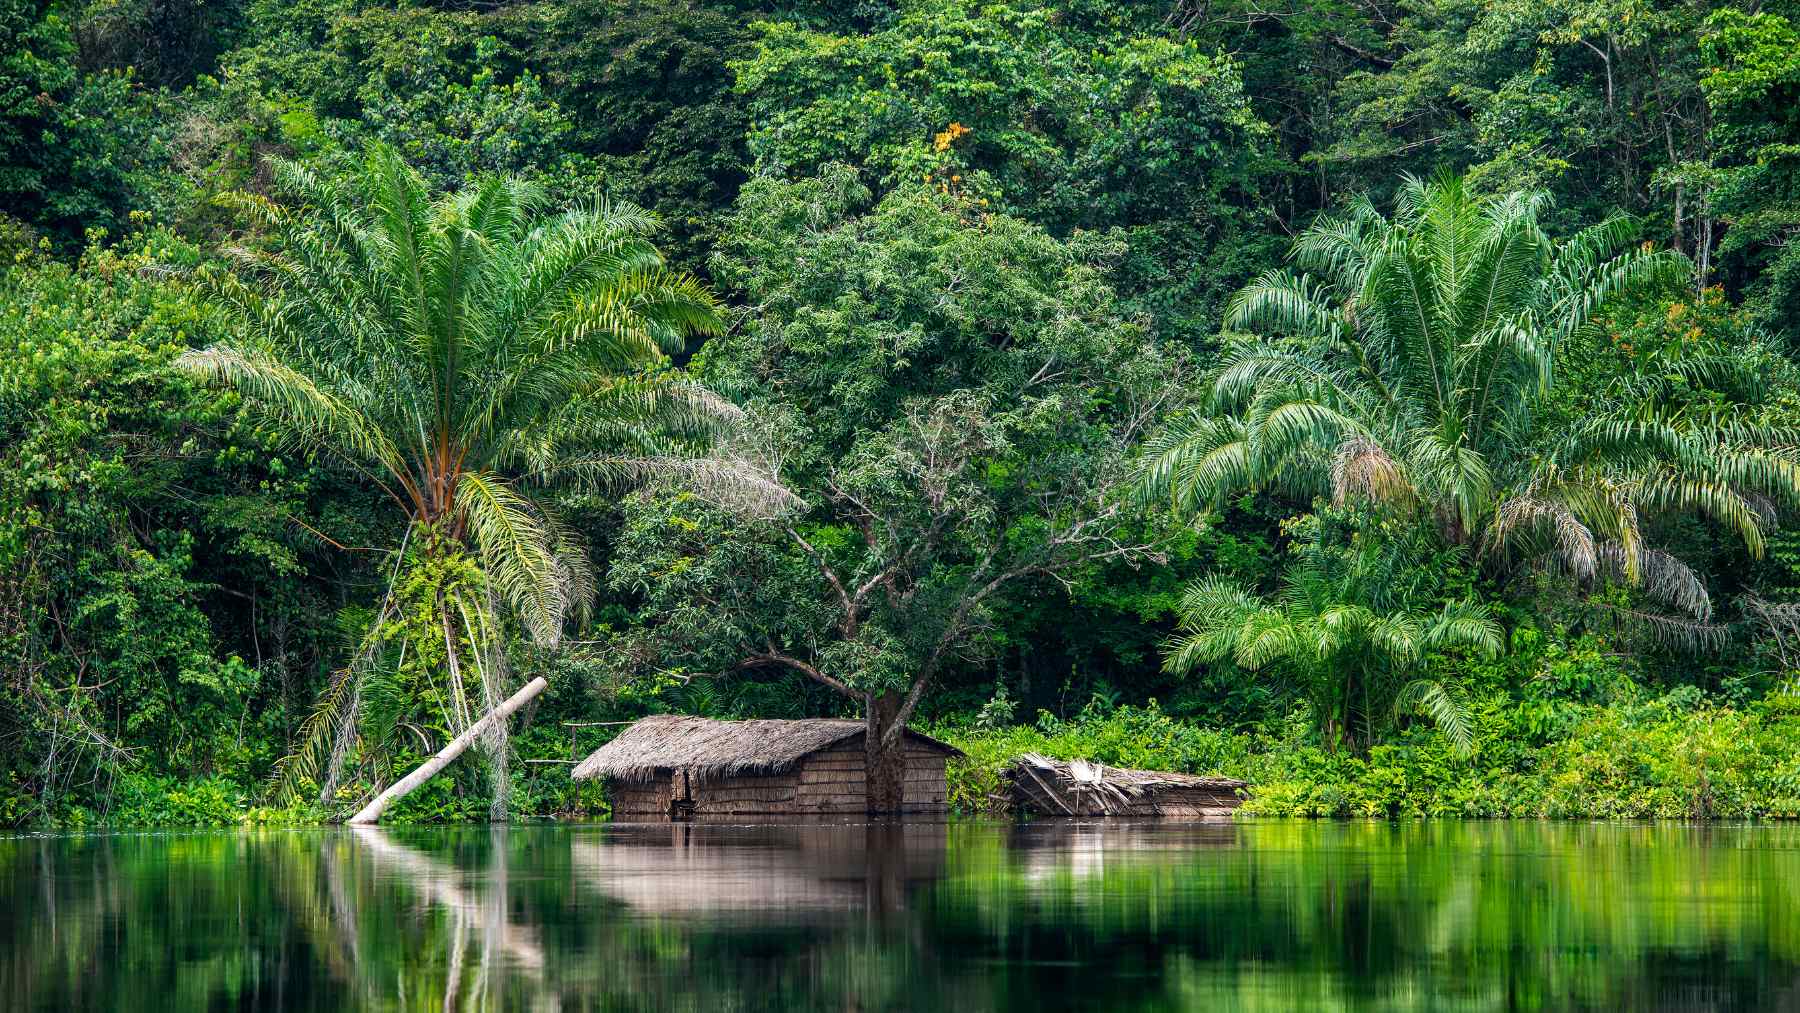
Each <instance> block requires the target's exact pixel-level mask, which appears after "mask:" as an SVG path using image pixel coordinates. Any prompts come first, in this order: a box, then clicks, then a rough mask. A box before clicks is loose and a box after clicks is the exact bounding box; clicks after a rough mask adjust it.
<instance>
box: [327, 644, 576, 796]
mask: <svg viewBox="0 0 1800 1013" xmlns="http://www.w3.org/2000/svg"><path fill="white" fill-rule="evenodd" d="M548 685H549V683H547V682H545V681H544V679H543V677H542V676H539V677H538V678H536V679H533V680H531V681H530V682H528V683H526V684H525V688H524V689H521V690H519V691H518V692H517V693H514V694H513V695H512V696H510V697H507V698H506V702H505V703H502V704H501V705H500V706H498V707H495V708H494V709H493V710H491V711H488V712H487V713H486V714H484V715H482V717H481V720H479V721H477V722H475V723H474V724H472V725H470V726H469V727H468V730H466V731H464V732H463V733H462V734H461V735H458V736H457V737H456V738H454V739H451V740H450V744H449V745H447V746H445V747H444V748H442V749H440V750H438V752H437V755H436V756H433V757H432V758H431V759H429V760H427V761H425V762H424V763H423V764H421V765H420V766H419V769H417V770H415V771H413V772H412V773H410V774H408V775H406V776H405V777H403V778H401V779H400V780H398V781H395V782H394V783H393V784H390V785H388V788H387V790H386V791H384V792H382V793H381V794H379V795H377V796H375V800H374V801H373V802H370V803H369V804H368V805H366V806H363V807H362V811H360V812H358V813H357V814H356V815H355V816H352V817H350V822H351V823H353V824H354V823H374V822H375V821H376V820H379V819H381V814H382V813H384V812H386V811H387V807H388V806H390V805H393V804H394V803H395V802H396V801H398V800H400V799H402V798H405V797H406V796H407V795H409V794H411V793H412V791H413V789H415V788H417V787H418V786H419V785H421V784H424V783H425V782H426V781H429V780H431V779H432V778H433V777H436V776H437V774H438V772H439V771H441V770H443V769H444V768H445V767H448V766H449V765H450V761H451V760H454V759H456V758H457V757H458V756H461V755H462V754H463V750H465V749H468V748H469V747H470V746H471V745H473V744H474V743H475V740H476V739H478V738H480V737H481V734H482V733H483V732H485V731H487V730H488V729H489V728H491V727H493V726H494V725H496V724H498V723H500V722H502V721H505V720H506V719H507V718H509V717H512V715H513V713H514V712H515V711H517V710H518V709H519V708H520V707H523V706H525V705H526V704H527V703H530V702H531V700H532V698H533V697H535V696H537V695H538V694H539V693H542V692H543V691H544V687H545V686H548Z"/></svg>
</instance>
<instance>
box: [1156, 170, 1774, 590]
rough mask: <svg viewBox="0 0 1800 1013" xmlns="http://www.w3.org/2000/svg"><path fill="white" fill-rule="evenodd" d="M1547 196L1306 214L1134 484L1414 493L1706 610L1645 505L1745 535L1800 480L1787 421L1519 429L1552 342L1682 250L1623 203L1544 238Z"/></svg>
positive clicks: (1212, 494) (1643, 415)
mask: <svg viewBox="0 0 1800 1013" xmlns="http://www.w3.org/2000/svg"><path fill="white" fill-rule="evenodd" d="M1547 200H1548V198H1547V197H1546V196H1545V195H1543V194H1539V193H1522V192H1516V193H1511V194H1507V195H1505V196H1502V197H1497V198H1478V197H1476V196H1474V195H1473V194H1471V193H1470V192H1469V191H1468V190H1467V189H1466V188H1465V187H1464V185H1463V184H1462V182H1461V181H1460V180H1459V179H1457V178H1454V177H1443V178H1439V179H1437V180H1435V181H1433V182H1430V183H1425V182H1421V181H1418V180H1409V181H1407V183H1406V185H1405V186H1404V187H1403V188H1402V193H1401V195H1400V197H1399V198H1398V200H1397V206H1396V210H1395V213H1394V215H1393V217H1392V218H1387V217H1383V216H1382V215H1381V214H1380V213H1379V212H1377V211H1376V209H1375V208H1374V207H1373V206H1372V205H1370V204H1369V203H1367V202H1366V201H1365V202H1359V203H1357V204H1356V205H1354V206H1353V207H1352V208H1351V210H1350V212H1349V213H1348V214H1347V215H1344V216H1342V217H1339V218H1332V219H1328V220H1324V221H1321V222H1320V223H1318V224H1317V225H1315V226H1314V227H1313V228H1311V229H1309V230H1308V231H1307V232H1306V233H1304V234H1303V235H1302V236H1301V237H1300V238H1299V239H1298V240H1296V241H1295V243H1294V247H1293V252H1292V259H1293V262H1294V265H1295V266H1296V267H1297V268H1298V271H1288V270H1280V271H1271V272H1269V273H1268V274H1266V275H1264V276H1263V277H1262V278H1260V279H1258V280H1257V281H1256V282H1255V283H1254V284H1252V285H1250V286H1248V287H1247V288H1245V289H1244V290H1243V291H1241V292H1239V293H1238V295H1237V296H1236V297H1235V298H1234V299H1233V300H1232V302H1231V305H1230V307H1229V309H1228V311H1227V322H1228V324H1229V325H1230V326H1235V327H1251V328H1259V329H1261V330H1263V331H1264V332H1265V333H1266V334H1268V335H1269V336H1268V337H1263V338H1258V339H1254V340H1251V341H1248V342H1246V343H1244V344H1242V345H1240V346H1239V347H1237V348H1236V349H1234V350H1232V351H1230V352H1229V353H1228V354H1227V356H1226V357H1225V360H1224V362H1223V363H1222V364H1221V365H1220V367H1219V368H1218V370H1217V371H1216V372H1215V374H1214V376H1213V380H1212V384H1211V389H1210V391H1209V392H1208V394H1209V400H1210V404H1208V405H1207V407H1206V408H1204V409H1202V410H1200V411H1197V412H1195V413H1193V414H1191V415H1188V416H1186V417H1185V418H1182V419H1180V420H1178V421H1176V422H1175V423H1174V424H1172V425H1171V426H1170V427H1169V428H1168V429H1167V431H1166V432H1165V433H1163V434H1162V435H1161V436H1160V437H1159V439H1158V440H1157V441H1155V442H1154V443H1153V445H1152V447H1151V452H1150V454H1149V457H1148V460H1147V465H1146V471H1145V481H1146V484H1147V486H1148V488H1149V489H1151V490H1153V491H1154V492H1155V493H1157V494H1160V495H1163V496H1167V497H1169V498H1171V499H1172V500H1173V501H1174V502H1175V503H1176V504H1178V505H1180V506H1182V507H1185V508H1189V509H1194V508H1206V507H1212V506H1216V505H1218V504H1220V503H1221V502H1222V501H1223V499H1224V498H1225V497H1226V496H1229V495H1232V494H1234V493H1237V492H1241V491H1244V490H1247V489H1253V488H1259V487H1270V486H1281V487H1286V488H1289V489H1292V490H1297V491H1304V492H1308V493H1310V492H1313V491H1328V492H1329V493H1330V494H1331V496H1332V497H1333V498H1334V499H1335V500H1337V501H1340V502H1342V501H1344V500H1348V499H1372V500H1377V501H1381V502H1384V503H1387V504H1390V505H1393V506H1397V507H1403V508H1407V509H1414V508H1416V509H1418V510H1421V511H1422V512H1423V513H1425V514H1426V515H1428V516H1429V517H1431V518H1432V519H1434V521H1435V522H1436V524H1437V526H1438V528H1439V530H1440V531H1441V532H1442V533H1443V534H1444V536H1445V537H1446V538H1447V540H1448V541H1450V542H1451V543H1457V544H1467V543H1473V544H1479V545H1481V546H1483V547H1485V548H1486V549H1487V550H1489V551H1490V552H1491V553H1493V554H1495V555H1499V554H1501V553H1503V552H1511V551H1522V552H1524V553H1526V555H1527V556H1528V557H1529V558H1532V559H1543V560H1548V561H1550V562H1553V563H1555V564H1556V565H1558V566H1560V567H1562V568H1565V569H1566V570H1568V571H1571V572H1573V573H1574V574H1575V575H1577V576H1579V577H1582V578H1596V577H1606V576H1613V577H1620V578H1623V579H1625V580H1626V581H1627V582H1629V583H1632V584H1637V585H1640V586H1642V587H1643V588H1644V589H1645V590H1646V591H1647V592H1649V593H1651V594H1652V595H1654V596H1657V597H1660V598H1662V599H1663V600H1664V603H1665V604H1668V605H1671V606H1675V607H1677V608H1678V609H1680V610H1681V611H1683V612H1685V613H1686V615H1687V616H1688V618H1690V619H1692V620H1695V621H1702V620H1705V619H1707V618H1709V617H1710V615H1711V606H1710V602H1709V601H1708V600H1707V595H1706V594H1705V592H1704V589H1703V588H1701V587H1700V585H1699V582H1698V578H1697V577H1696V576H1695V575H1694V574H1693V573H1692V572H1691V571H1689V570H1688V569H1687V568H1686V567H1685V566H1683V565H1682V564H1681V563H1680V562H1679V561H1678V560H1676V559H1674V558H1673V557H1672V556H1669V555H1668V554H1666V553H1663V552H1660V551H1658V550H1656V549H1654V548H1652V547H1651V546H1650V545H1649V544H1648V543H1647V538H1646V534H1645V525H1646V523H1648V522H1649V520H1650V519H1651V518H1653V517H1654V516H1656V515H1659V514H1662V515H1666V514H1671V513H1695V514H1698V515H1700V516H1702V517H1704V518H1707V519H1709V520H1711V521H1713V522H1716V523H1719V524H1722V525H1724V526H1725V527H1726V528H1727V529H1729V530H1730V531H1732V532H1733V533H1734V534H1735V535H1736V536H1737V537H1738V538H1739V539H1741V541H1742V542H1743V544H1744V545H1745V546H1746V548H1747V549H1748V550H1749V551H1750V552H1751V553H1752V554H1760V553H1761V551H1762V547H1763V539H1764V534H1765V531H1766V529H1767V527H1768V525H1769V524H1770V521H1771V516H1770V509H1771V508H1772V506H1773V505H1788V504H1792V503H1794V502H1796V501H1800V460H1797V458H1796V455H1795V453H1794V448H1793V446H1792V441H1791V439H1790V438H1789V437H1788V436H1787V435H1785V434H1781V433H1773V432H1766V431H1761V430H1758V429H1756V428H1755V427H1750V426H1746V425H1741V424H1737V423H1735V422H1732V421H1730V420H1728V419H1725V418H1723V417H1720V416H1716V415H1702V416H1688V417H1685V418H1678V417H1674V416H1670V415H1665V414H1663V413H1660V412H1658V411H1657V408H1656V403H1655V400H1654V399H1648V400H1646V401H1644V402H1642V403H1639V404H1635V405H1619V406H1616V408H1611V409H1609V408H1608V406H1605V405H1595V406H1594V408H1595V414H1594V415H1593V417H1591V418H1590V419H1589V420H1588V421H1587V422H1585V423H1583V424H1581V425H1579V426H1576V427H1574V428H1573V429H1571V430H1570V431H1566V432H1558V433H1548V434H1537V433H1534V432H1533V429H1532V425H1531V421H1532V409H1533V407H1534V405H1535V404H1536V403H1537V402H1538V399H1539V398H1540V396H1541V395H1542V394H1543V392H1544V391H1545V390H1546V389H1547V388H1548V387H1549V385H1550V384H1551V382H1552V380H1553V378H1554V375H1555V369H1554V367H1555V363H1556V358H1557V355H1558V352H1559V349H1560V348H1561V347H1562V345H1563V343H1564V342H1565V341H1567V340H1568V338H1569V337H1570V336H1571V335H1573V334H1575V333H1576V332H1577V331H1578V330H1579V329H1581V328H1583V327H1585V326H1587V325H1588V323H1589V321H1590V320H1591V318H1592V316H1593V314H1594V312H1595V310H1596V309H1597V308H1598V307H1599V306H1600V305H1601V304H1602V303H1603V302H1604V301H1605V300H1606V299H1607V298H1608V297H1609V296H1611V295H1613V294H1615V293H1617V292H1619V291H1621V290H1622V289H1625V288H1627V287H1628V286H1631V285H1634V284H1637V283H1641V282H1650V281H1653V280H1656V279H1659V278H1663V279H1666V278H1669V277H1671V276H1675V277H1685V272H1686V270H1687V262H1686V261H1685V259H1683V258H1681V257H1679V256H1677V255H1674V254H1670V253H1664V252H1655V251H1653V250H1651V249H1650V248H1649V247H1648V246H1647V245H1646V246H1643V247H1629V246H1628V243H1629V240H1630V238H1631V234H1632V230H1631V226H1630V223H1628V222H1626V221H1624V220H1621V219H1612V220H1608V221H1606V222H1603V223H1601V224H1600V225H1597V226H1594V227H1592V228H1590V229H1588V230H1586V231H1584V232H1581V233H1579V234H1577V235H1576V236H1574V237H1573V238H1571V239H1567V240H1563V241H1558V240H1555V239H1553V238H1552V237H1551V236H1550V235H1548V234H1547V233H1546V231H1545V230H1544V229H1543V228H1542V226H1541V225H1540V222H1539V214H1540V212H1541V211H1542V210H1543V208H1544V207H1545V205H1546V203H1547ZM1714 367H1719V368H1722V366H1721V364H1719V363H1696V364H1690V366H1688V367H1686V368H1690V369H1706V368H1714Z"/></svg>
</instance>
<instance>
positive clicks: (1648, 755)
mask: <svg viewBox="0 0 1800 1013" xmlns="http://www.w3.org/2000/svg"><path fill="white" fill-rule="evenodd" d="M1473 712H1474V715H1475V718H1476V720H1475V723H1474V724H1475V729H1476V737H1475V745H1474V749H1473V752H1472V753H1471V755H1470V756H1468V757H1467V758H1461V757H1458V756H1456V755H1454V753H1453V752H1452V751H1451V749H1450V748H1449V745H1448V743H1447V742H1446V741H1445V739H1444V737H1443V736H1442V735H1440V734H1439V733H1438V732H1437V731H1436V730H1435V729H1433V728H1430V727H1428V726H1419V727H1415V728H1412V729H1410V730H1408V731H1406V732H1404V733H1403V734H1401V735H1399V736H1398V737H1396V738H1395V739H1394V740H1393V741H1391V742H1388V743H1386V744H1383V745H1378V746H1374V747H1373V748H1371V749H1369V750H1368V751H1367V752H1366V753H1363V754H1354V753H1351V752H1348V751H1342V752H1330V751H1327V750H1324V749H1322V748H1320V747H1319V745H1318V744H1317V741H1316V737H1315V736H1313V735H1312V734H1310V732H1309V730H1308V726H1307V724H1306V722H1305V721H1303V720H1300V719H1299V718H1298V717H1296V718H1295V719H1294V720H1291V721H1289V722H1288V723H1286V724H1285V725H1283V726H1276V727H1272V728H1264V729H1259V730H1254V731H1247V732H1231V731H1221V730H1217V729H1209V728H1204V727H1200V726H1198V725H1195V724H1190V723H1186V722H1182V721H1178V720H1175V719H1174V718H1171V717H1169V716H1168V715H1166V714H1164V713H1162V712H1161V711H1160V710H1158V709H1156V708H1155V707H1154V706H1152V707H1148V708H1133V707H1125V708H1119V709H1116V710H1112V711H1110V712H1107V713H1095V712H1089V713H1087V714H1084V715H1083V716H1082V717H1080V718H1078V719H1076V720H1073V721H1060V720H1057V719H1056V718H1054V717H1051V716H1049V715H1043V716H1041V717H1040V719H1039V721H1038V722H1037V723H1036V724H1034V725H1023V726H1011V727H1005V728H998V729H991V730H984V729H977V728H966V729H950V728H938V729H935V730H934V731H935V732H936V733H937V734H938V735H939V736H940V737H945V738H947V739H948V740H949V741H951V742H953V743H954V744H955V745H956V746H957V747H959V748H960V749H962V750H963V751H964V752H965V753H967V754H968V757H967V758H966V759H964V760H960V761H955V762H953V763H952V765H951V767H950V799H951V803H952V805H953V806H954V807H955V808H956V809H957V810H958V811H960V812H965V813H968V812H980V813H993V812H996V811H998V810H999V809H1000V808H1001V806H1000V805H999V804H998V803H999V796H1000V790H999V788H1000V772H1001V770H1002V769H1004V768H1005V766H1006V765H1007V764H1008V763H1009V762H1010V761H1011V760H1012V758H1013V757H1016V756H1018V755H1019V754H1020V753H1024V752H1037V753H1043V754H1046V755H1049V756H1054V757H1058V758H1064V759H1068V758H1075V757H1081V758H1084V759H1088V760H1093V761H1096V762H1099V763H1105V764H1111V765H1116V766H1121V767H1145V768H1152V769H1161V770H1175V771H1182V772H1186V773H1199V774H1223V775H1225V776H1228V777H1235V778H1240V779H1242V780H1245V781H1248V782H1249V783H1250V784H1251V786H1252V787H1251V789H1250V797H1249V799H1248V800H1247V801H1246V802H1245V804H1244V807H1243V809H1242V810H1241V812H1242V813H1244V814H1245V815H1261V816H1312V817H1393V818H1406V817H1461V818H1505V817H1521V818H1545V817H1547V818H1556V819H1734V820H1744V819H1792V818H1795V817H1796V816H1800V751H1797V750H1796V749H1795V743H1796V742H1800V700H1796V699H1795V698H1794V697H1791V696H1787V695H1771V696H1769V697H1767V698H1764V699H1762V700H1758V701H1755V702H1754V703H1751V704H1749V705H1747V706H1745V707H1742V708H1734V707H1729V706H1722V705H1719V704H1717V703H1714V702H1709V701H1707V700H1706V699H1704V698H1702V697H1701V696H1700V695H1699V694H1698V693H1695V692H1693V691H1692V690H1676V691H1674V692H1671V693H1668V694H1666V695H1664V696H1661V697H1655V698H1646V699H1641V700H1635V701H1632V702H1628V703H1620V704H1613V705H1609V706H1597V705H1571V704H1562V705H1560V706H1556V707H1547V706H1543V705H1542V703H1541V702H1540V701H1531V700H1524V701H1521V700H1516V699H1512V698H1509V697H1507V696H1504V695H1496V696H1494V697H1490V698H1487V699H1483V700H1477V701H1474V703H1473Z"/></svg>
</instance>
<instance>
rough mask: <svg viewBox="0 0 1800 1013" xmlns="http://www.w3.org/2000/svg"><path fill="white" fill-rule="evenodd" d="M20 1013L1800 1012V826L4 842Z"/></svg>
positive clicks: (3, 971)
mask: <svg viewBox="0 0 1800 1013" xmlns="http://www.w3.org/2000/svg"><path fill="white" fill-rule="evenodd" d="M0 889H4V896H3V897H0V901H3V905H4V906H3V907H0V1008H4V1009H7V1010H25V1011H38V1010H44V1011H49V1010H56V1011H63V1010H107V1011H115V1010H138V1009H145V1010H163V1009H167V1010H364V1009H366V1010H427V1009H429V1010H458V1009H471V1010H481V1009H495V1010H590V1009H591V1010H645V1009H668V1010H834V1011H844V1010H858V1011H872V1010H955V1011H959V1013H971V1011H984V1010H1021V1011H1023V1010H1033V1011H1035V1010H1061V1009H1083V1010H1089V1009H1095V1010H1097V1009H1109V1010H1111V1009H1117V1010H1185V1009H1197V1010H1212V1009H1252V1010H1288V1009H1356V1010H1361V1009H1367V1010H1462V1009H1467V1010H1507V1009H1664V1010H1730V1009H1745V1010H1752V1009H1754V1010H1774V1009H1791V1008H1800V828H1796V827H1788V826H1685V825H1618V824H1548V823H1530V822H1517V823H1452V822H1446V823H1412V824H1388V823H1329V822H1277V821H1240V822H1237V823H1217V824H1164V825H1156V824H1149V823H1139V824H1127V823H1115V824H1103V823H1097V822H1091V823H1080V824H1071V823H1037V824H1032V825H1020V826H1012V825H1005V824H993V823H957V822H952V823H948V824H944V823H935V824H907V825H902V826H892V825H874V824H843V825H820V824H811V825H803V824H793V825H777V826H768V825H762V826H740V825H725V824H719V825H677V826H670V825H661V826H626V825H606V824H595V825H579V826H514V827H492V828H490V827H480V828H448V829H444V828H396V829H366V830H305V831H290V830H250V831H241V832H157V833H135V834H134V833H116V834H89V835H27V836H13V837H6V838H0Z"/></svg>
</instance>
